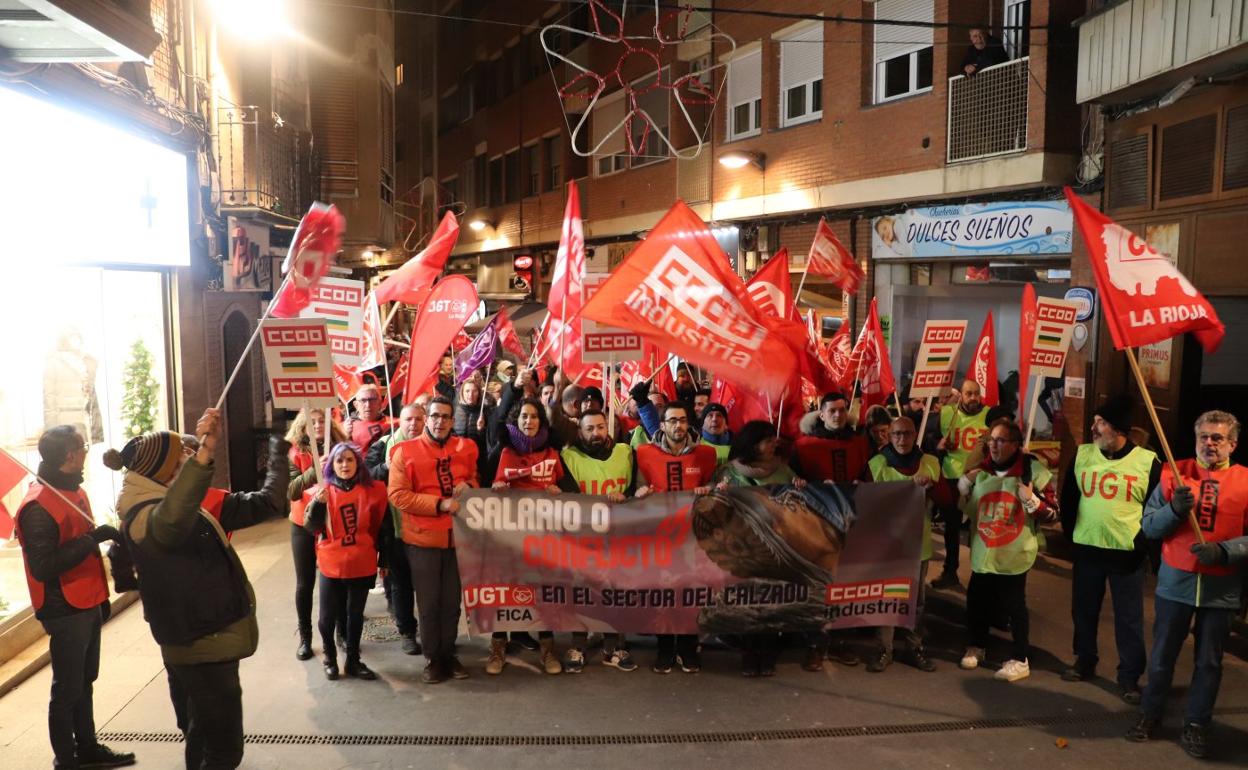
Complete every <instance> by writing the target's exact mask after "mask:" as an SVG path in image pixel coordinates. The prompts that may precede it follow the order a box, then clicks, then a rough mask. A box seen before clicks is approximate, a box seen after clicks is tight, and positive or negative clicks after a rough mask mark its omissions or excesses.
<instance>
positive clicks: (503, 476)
mask: <svg viewBox="0 0 1248 770" xmlns="http://www.w3.org/2000/svg"><path fill="white" fill-rule="evenodd" d="M562 477H563V466H561V465H560V464H559V453H558V452H556V451H555V450H554V449H552V448H551V447H546V448H545V449H542V450H540V451H537V452H532V453H530V454H521V453H520V452H517V451H516V450H514V449H512V448H511V447H504V448H503V451H502V454H501V455H500V457H499V461H498V473H497V474H496V475H495V476H494V480H495V481H506V482H507V483H508V485H509V486H510V487H511V488H512V489H534V490H537V491H545V489H546V487H550V486H556V485H558V483H559V479H560V478H562Z"/></svg>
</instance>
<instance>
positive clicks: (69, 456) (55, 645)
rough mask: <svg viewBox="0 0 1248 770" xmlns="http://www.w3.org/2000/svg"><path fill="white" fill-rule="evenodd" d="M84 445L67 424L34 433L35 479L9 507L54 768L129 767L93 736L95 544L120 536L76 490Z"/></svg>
mask: <svg viewBox="0 0 1248 770" xmlns="http://www.w3.org/2000/svg"><path fill="white" fill-rule="evenodd" d="M88 449H89V447H88V446H87V444H86V441H85V439H83V437H82V434H81V433H79V432H78V430H77V429H76V428H74V427H73V426H71V425H58V426H56V427H54V428H50V429H48V430H47V431H46V432H45V433H44V434H43V435H42V436H40V437H39V457H40V463H39V478H38V480H37V481H36V482H35V483H34V484H31V485H30V489H29V491H27V493H26V497H25V498H23V500H22V503H21V507H20V508H18V511H17V539H18V541H19V542H20V543H21V546H22V561H23V563H24V564H25V566H26V585H27V587H28V588H29V589H30V604H31V606H32V607H33V608H34V610H35V618H36V619H37V620H38V621H39V622H40V623H42V624H43V628H44V630H45V631H47V632H48V638H49V641H48V652H49V654H50V656H51V658H52V699H51V701H50V702H49V703H48V736H49V738H50V739H51V743H52V751H53V754H54V755H55V760H54V762H53V764H54V766H56V767H121V766H123V765H133V764H134V761H135V760H134V755H133V754H119V753H117V752H115V751H113V750H112V749H110V748H108V747H107V746H104V745H103V744H101V743H99V742H98V741H96V739H95V711H94V705H93V698H92V687H93V683H94V682H95V679H96V675H97V674H98V673H99V670H100V627H101V626H102V625H103V623H104V621H105V620H107V619H108V615H109V605H108V582H107V579H106V578H105V576H104V560H103V559H101V558H100V544H101V543H103V542H104V541H106V540H112V541H114V542H116V541H120V540H121V533H120V532H118V531H117V529H116V528H114V527H112V526H109V525H108V524H103V525H100V526H96V525H95V523H94V521H92V514H91V503H90V501H89V500H87V493H86V492H85V491H84V490H83V489H82V471H83V467H84V465H85V464H86V460H87V450H88Z"/></svg>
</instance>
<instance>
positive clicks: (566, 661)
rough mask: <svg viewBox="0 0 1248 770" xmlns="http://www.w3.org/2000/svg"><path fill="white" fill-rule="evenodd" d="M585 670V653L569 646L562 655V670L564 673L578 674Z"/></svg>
mask: <svg viewBox="0 0 1248 770" xmlns="http://www.w3.org/2000/svg"><path fill="white" fill-rule="evenodd" d="M584 670H585V653H583V652H581V651H580V650H578V649H576V648H575V647H569V648H568V651H567V653H566V654H564V656H563V672H564V673H565V674H579V673H581V672H582V671H584Z"/></svg>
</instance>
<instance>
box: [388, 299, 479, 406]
mask: <svg viewBox="0 0 1248 770" xmlns="http://www.w3.org/2000/svg"><path fill="white" fill-rule="evenodd" d="M480 302H481V300H480V299H479V298H478V297H477V287H476V286H473V285H472V281H470V280H468V279H467V278H466V277H465V276H462V275H448V276H447V277H445V278H443V279H442V280H440V281H438V282H437V284H436V285H434V287H433V291H432V292H430V293H429V298H428V299H427V300H425V304H424V307H422V308H421V309H420V313H419V314H418V315H417V316H416V327H415V328H414V329H412V339H411V343H412V347H411V348H410V351H411V354H412V355H411V362H410V366H411V368H410V369H409V372H408V380H407V383H408V385H409V386H417V385H418V386H419V387H416V388H413V387H409V388H408V389H407V392H405V393H404V394H403V402H404V403H410V402H411V401H413V400H414V399H415V398H416V395H417V394H419V393H420V392H421V389H423V388H424V387H425V386H426V384H427V383H428V381H429V377H430V376H432V375H435V374H436V373H437V369H438V362H439V361H441V360H442V356H443V354H444V353H445V352H446V349H447V347H448V346H449V345H450V344H451V340H453V339H454V338H455V335H457V334H459V332H460V330H461V329H463V328H464V324H466V323H468V319H469V318H470V317H471V316H472V314H473V313H475V312H476V310H477V305H479V304H480Z"/></svg>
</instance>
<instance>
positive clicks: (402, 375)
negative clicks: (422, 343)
mask: <svg viewBox="0 0 1248 770" xmlns="http://www.w3.org/2000/svg"><path fill="white" fill-rule="evenodd" d="M411 368H412V349H411V348H408V349H407V350H404V351H403V355H401V356H399V362H398V363H397V364H395V365H394V374H392V375H390V394H391V396H395V395H398V396H403V395H405V394H406V393H407V377H408V373H409V372H410V371H411ZM404 403H406V402H404Z"/></svg>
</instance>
